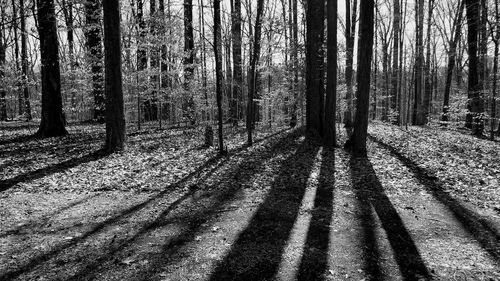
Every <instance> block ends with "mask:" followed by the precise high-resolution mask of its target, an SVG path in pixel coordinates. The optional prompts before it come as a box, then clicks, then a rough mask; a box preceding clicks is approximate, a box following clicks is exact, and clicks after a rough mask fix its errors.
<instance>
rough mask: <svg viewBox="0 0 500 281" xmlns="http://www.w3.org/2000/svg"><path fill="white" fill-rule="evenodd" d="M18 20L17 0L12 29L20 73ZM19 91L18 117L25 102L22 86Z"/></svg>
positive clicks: (17, 68)
mask: <svg viewBox="0 0 500 281" xmlns="http://www.w3.org/2000/svg"><path fill="white" fill-rule="evenodd" d="M17 20H18V15H17V4H16V0H12V29H13V30H14V55H15V59H16V62H15V63H16V72H17V71H19V69H20V67H19V34H18V32H19V26H18V23H17ZM16 86H18V87H17V90H18V99H17V104H18V106H17V108H18V115H22V114H24V102H23V100H24V99H23V92H22V91H19V88H21V87H20V86H21V85H20V84H17V85H16Z"/></svg>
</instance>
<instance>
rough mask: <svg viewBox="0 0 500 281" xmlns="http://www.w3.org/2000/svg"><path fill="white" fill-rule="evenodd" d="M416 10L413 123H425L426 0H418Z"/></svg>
mask: <svg viewBox="0 0 500 281" xmlns="http://www.w3.org/2000/svg"><path fill="white" fill-rule="evenodd" d="M416 3H417V8H416V9H415V10H416V13H417V14H416V20H417V28H416V29H417V32H416V35H417V38H416V42H417V46H416V49H417V53H416V56H415V101H414V104H413V125H424V124H425V120H424V117H425V116H424V108H423V90H424V87H423V82H424V81H423V78H424V77H423V76H424V1H423V0H418V1H417V2H416Z"/></svg>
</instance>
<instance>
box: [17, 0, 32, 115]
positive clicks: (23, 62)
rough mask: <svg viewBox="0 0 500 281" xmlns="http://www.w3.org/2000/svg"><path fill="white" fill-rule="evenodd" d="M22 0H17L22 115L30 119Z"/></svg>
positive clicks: (24, 17) (24, 16)
mask: <svg viewBox="0 0 500 281" xmlns="http://www.w3.org/2000/svg"><path fill="white" fill-rule="evenodd" d="M24 8H25V7H24V0H20V1H19V17H20V20H21V72H22V88H23V98H24V104H23V106H24V110H23V112H24V116H25V117H26V120H31V118H32V117H31V104H30V92H29V86H28V49H27V48H28V47H27V45H26V34H27V32H26V13H25V12H24Z"/></svg>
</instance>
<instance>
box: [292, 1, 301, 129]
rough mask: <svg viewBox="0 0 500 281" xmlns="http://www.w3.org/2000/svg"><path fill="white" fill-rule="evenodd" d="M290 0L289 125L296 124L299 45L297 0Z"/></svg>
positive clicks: (293, 125)
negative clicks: (290, 76)
mask: <svg viewBox="0 0 500 281" xmlns="http://www.w3.org/2000/svg"><path fill="white" fill-rule="evenodd" d="M291 1H292V3H291V4H292V11H293V12H292V14H293V16H292V17H293V19H292V22H293V23H292V25H293V31H292V32H291V34H290V38H291V41H292V53H291V56H290V59H291V60H292V68H293V102H292V114H291V115H292V116H291V117H290V127H292V128H293V127H295V126H297V103H298V94H297V90H298V85H299V56H298V46H299V31H298V30H299V27H298V15H297V13H298V7H297V6H298V5H297V0H291Z"/></svg>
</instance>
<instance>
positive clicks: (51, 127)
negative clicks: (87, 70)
mask: <svg viewBox="0 0 500 281" xmlns="http://www.w3.org/2000/svg"><path fill="white" fill-rule="evenodd" d="M37 3H38V15H37V16H38V33H39V37H40V52H41V74H42V79H41V80H42V114H41V122H40V127H39V128H38V131H37V133H36V135H37V136H39V137H54V136H63V135H66V134H68V132H67V131H66V129H65V128H64V126H65V118H64V115H63V110H62V98H61V73H60V69H59V41H58V38H57V26H56V14H55V8H54V0H37Z"/></svg>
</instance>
